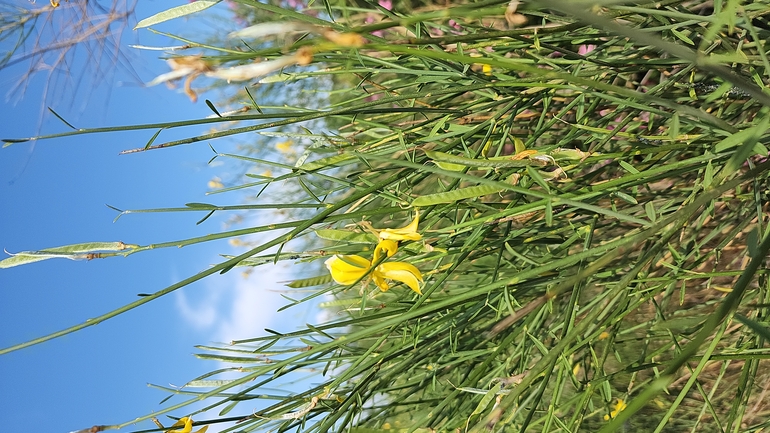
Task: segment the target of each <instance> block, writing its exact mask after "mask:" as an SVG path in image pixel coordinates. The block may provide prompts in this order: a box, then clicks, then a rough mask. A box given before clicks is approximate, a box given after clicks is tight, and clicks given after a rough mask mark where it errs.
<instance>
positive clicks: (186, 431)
mask: <svg viewBox="0 0 770 433" xmlns="http://www.w3.org/2000/svg"><path fill="white" fill-rule="evenodd" d="M192 425H193V420H192V418H190V417H189V416H185V417H182V418H179V420H178V421H177V422H175V423H174V425H172V426H171V428H172V429H173V428H174V427H182V429H181V430H166V433H190V432H192V433H206V430H208V429H209V426H207V425H204V426H203V427H201V428H200V429H198V430H196V431H194V432H193V431H192Z"/></svg>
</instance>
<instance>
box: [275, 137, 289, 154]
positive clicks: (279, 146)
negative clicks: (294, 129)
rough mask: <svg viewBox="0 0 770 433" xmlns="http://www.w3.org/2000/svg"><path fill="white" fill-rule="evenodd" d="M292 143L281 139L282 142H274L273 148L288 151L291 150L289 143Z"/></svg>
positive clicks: (283, 151) (282, 151)
mask: <svg viewBox="0 0 770 433" xmlns="http://www.w3.org/2000/svg"><path fill="white" fill-rule="evenodd" d="M292 144H293V143H292V141H291V140H286V141H282V142H280V143H278V144H276V145H275V148H276V149H278V151H279V152H281V153H288V152H290V151H291V145H292Z"/></svg>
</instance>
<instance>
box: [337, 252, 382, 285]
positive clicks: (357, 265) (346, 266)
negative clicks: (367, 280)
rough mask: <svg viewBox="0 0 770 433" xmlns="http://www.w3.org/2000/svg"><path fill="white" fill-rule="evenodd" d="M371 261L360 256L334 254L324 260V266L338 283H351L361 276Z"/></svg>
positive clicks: (366, 270) (364, 273)
mask: <svg viewBox="0 0 770 433" xmlns="http://www.w3.org/2000/svg"><path fill="white" fill-rule="evenodd" d="M371 266H372V263H371V262H370V261H369V260H366V259H365V258H363V257H361V256H355V255H350V256H339V255H338V256H334V257H332V258H330V259H329V260H327V261H326V268H327V269H329V272H330V273H331V274H332V278H333V279H334V281H336V282H337V283H338V284H343V285H346V286H347V285H351V284H353V283H355V282H356V281H358V280H360V279H361V278H363V277H364V276H365V275H366V274H367V272H369V268H370V267H371Z"/></svg>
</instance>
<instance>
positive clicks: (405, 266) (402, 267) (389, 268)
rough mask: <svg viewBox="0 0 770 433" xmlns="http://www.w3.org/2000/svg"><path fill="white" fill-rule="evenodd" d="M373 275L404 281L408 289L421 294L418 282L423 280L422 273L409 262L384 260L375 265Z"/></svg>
mask: <svg viewBox="0 0 770 433" xmlns="http://www.w3.org/2000/svg"><path fill="white" fill-rule="evenodd" d="M374 275H375V277H377V276H379V277H383V278H387V279H389V280H395V281H399V282H401V283H404V284H406V285H407V286H409V288H410V289H412V290H414V291H415V292H417V294H418V295H422V291H420V282H422V281H423V279H422V274H421V273H420V270H419V269H417V268H416V267H415V266H414V265H412V264H410V263H405V262H386V263H383V264H381V265H380V266H377V269H376V270H375V271H374ZM380 289H382V287H380Z"/></svg>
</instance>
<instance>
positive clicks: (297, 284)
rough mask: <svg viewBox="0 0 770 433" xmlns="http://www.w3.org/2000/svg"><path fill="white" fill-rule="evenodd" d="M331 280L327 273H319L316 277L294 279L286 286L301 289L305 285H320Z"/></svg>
mask: <svg viewBox="0 0 770 433" xmlns="http://www.w3.org/2000/svg"><path fill="white" fill-rule="evenodd" d="M331 281H332V276H331V275H329V274H326V275H319V276H317V277H310V278H303V279H301V280H294V281H292V282H291V283H289V284H287V285H286V286H287V287H291V288H292V289H303V288H305V287H313V286H320V285H322V284H326V283H330V282H331Z"/></svg>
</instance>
